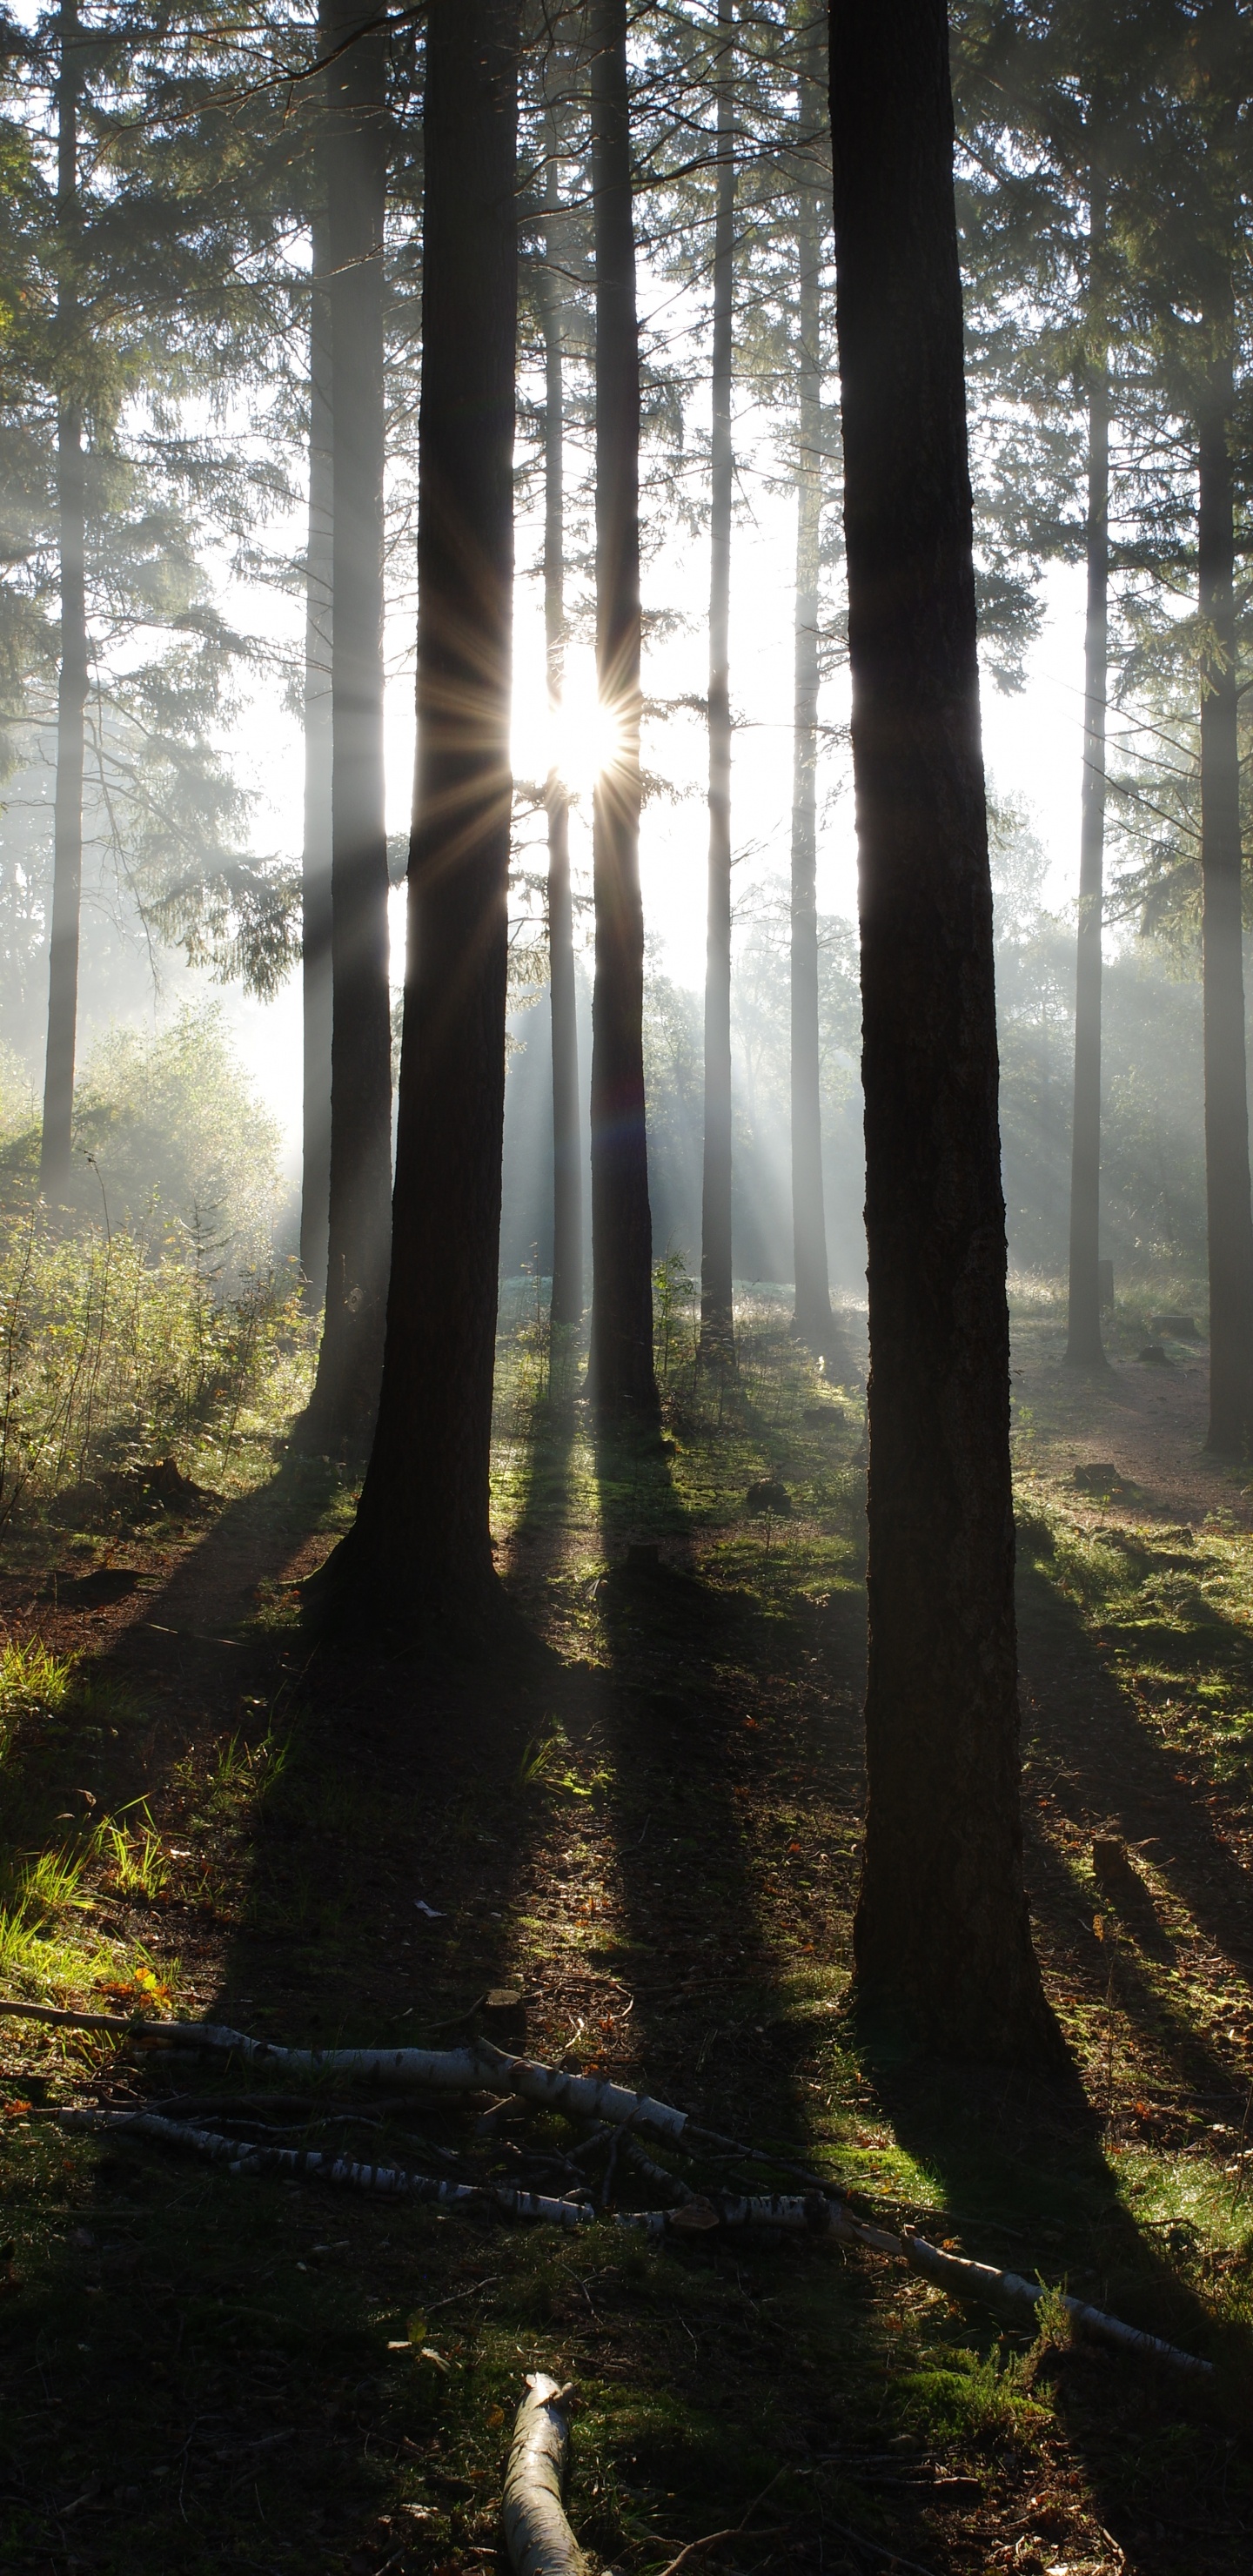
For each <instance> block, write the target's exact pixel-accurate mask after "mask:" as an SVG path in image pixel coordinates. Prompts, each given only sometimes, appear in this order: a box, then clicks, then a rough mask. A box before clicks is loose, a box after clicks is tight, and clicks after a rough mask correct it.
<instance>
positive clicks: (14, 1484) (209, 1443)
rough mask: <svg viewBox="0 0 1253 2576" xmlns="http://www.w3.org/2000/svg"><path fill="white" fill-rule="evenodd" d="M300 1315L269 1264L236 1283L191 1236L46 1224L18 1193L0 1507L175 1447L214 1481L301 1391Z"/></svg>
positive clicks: (305, 1342)
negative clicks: (214, 1269) (176, 1240)
mask: <svg viewBox="0 0 1253 2576" xmlns="http://www.w3.org/2000/svg"><path fill="white" fill-rule="evenodd" d="M311 1330H312V1328H311V1325H310V1323H309V1321H308V1319H307V1318H306V1317H305V1316H304V1315H303V1314H302V1313H301V1311H300V1305H299V1297H298V1292H297V1290H296V1287H295V1285H294V1284H292V1283H287V1282H283V1281H277V1280H275V1278H274V1277H273V1276H272V1275H266V1276H262V1277H258V1278H257V1279H255V1280H253V1281H252V1282H251V1283H248V1284H246V1285H243V1286H241V1287H240V1288H239V1289H238V1290H237V1292H236V1293H235V1294H233V1295H229V1296H224V1295H223V1294H222V1293H221V1285H220V1282H218V1281H216V1280H215V1279H213V1278H212V1277H211V1276H210V1275H208V1274H207V1273H206V1269H205V1267H204V1265H203V1263H202V1262H201V1260H200V1259H199V1257H198V1248H197V1247H196V1246H195V1245H194V1244H193V1245H191V1246H190V1247H182V1248H175V1249H172V1250H169V1251H164V1252H162V1254H161V1255H160V1256H159V1258H157V1259H156V1260H153V1259H151V1258H150V1257H149V1248H148V1245H147V1244H146V1242H145V1240H144V1238H143V1236H142V1234H140V1233H135V1232H131V1231H130V1230H129V1229H125V1228H124V1229H120V1230H113V1231H111V1232H106V1231H105V1229H104V1227H103V1225H101V1226H99V1227H84V1228H83V1229H81V1230H80V1231H79V1232H77V1233H75V1234H69V1235H58V1233H57V1232H56V1231H55V1230H54V1228H53V1226H52V1225H51V1223H50V1221H49V1219H48V1217H47V1215H46V1213H45V1212H44V1211H43V1210H42V1209H40V1208H38V1207H33V1208H30V1209H29V1210H28V1211H27V1213H26V1215H25V1218H24V1220H23V1219H20V1218H10V1219H9V1221H8V1222H7V1223H6V1224H5V1225H4V1228H3V1233H2V1234H0V1522H2V1521H4V1520H6V1519H8V1518H10V1517H11V1515H12V1513H13V1511H14V1510H15V1509H16V1508H17V1506H18V1505H19V1504H22V1503H26V1504H28V1505H29V1504H31V1503H37V1502H42V1503H47V1502H50V1501H52V1500H53V1499H54V1497H56V1496H57V1495H59V1494H64V1493H65V1492H66V1490H67V1488H71V1487H82V1486H84V1485H88V1484H90V1483H91V1482H92V1481H93V1480H98V1479H100V1478H102V1477H108V1476H110V1475H113V1476H117V1475H119V1474H123V1473H125V1472H126V1471H127V1470H128V1469H131V1468H135V1467H139V1466H141V1465H142V1464H143V1463H144V1462H146V1461H150V1460H152V1459H154V1458H161V1457H165V1456H167V1455H171V1454H174V1455H177V1456H179V1457H180V1458H181V1459H182V1460H184V1461H185V1462H187V1463H188V1464H189V1465H190V1467H191V1470H192V1472H193V1474H195V1473H196V1472H200V1473H201V1474H204V1473H206V1472H207V1473H208V1474H209V1475H210V1476H211V1477H212V1478H213V1479H214V1481H220V1479H221V1475H222V1473H223V1471H224V1470H225V1469H227V1468H228V1467H229V1465H230V1463H231V1460H232V1458H234V1461H235V1464H236V1467H238V1466H239V1464H240V1463H241V1460H240V1453H241V1451H243V1450H245V1449H246V1447H247V1445H248V1444H249V1443H250V1442H255V1441H256V1440H257V1439H258V1437H260V1438H262V1439H263V1440H264V1439H266V1437H267V1435H268V1434H269V1433H270V1432H271V1431H273V1430H277V1428H278V1427H279V1425H280V1424H281V1423H282V1422H283V1421H285V1420H286V1418H287V1417H288V1416H289V1415H290V1413H291V1412H293V1411H294V1410H295V1409H296V1408H297V1407H298V1405H299V1403H300V1401H301V1399H302V1396H303V1393H304V1391H305V1382H306V1379H307V1375H308V1368H309V1361H310V1357H311Z"/></svg>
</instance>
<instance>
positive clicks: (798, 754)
mask: <svg viewBox="0 0 1253 2576" xmlns="http://www.w3.org/2000/svg"><path fill="white" fill-rule="evenodd" d="M822 34H823V26H822V16H821V13H820V12H815V14H814V15H813V17H812V18H811V19H810V21H809V23H808V25H807V27H806V30H805V46H804V54H803V57H802V66H801V73H800V80H799V84H798V110H799V122H800V130H801V136H802V139H803V138H804V137H805V136H807V135H812V134H813V133H814V132H815V130H816V129H817V126H818V124H819V114H820V101H821V96H822V87H821V59H822ZM822 229H823V227H822V197H821V192H820V190H819V188H818V186H817V185H816V184H814V185H809V184H807V182H806V174H805V168H804V162H803V161H802V164H801V175H800V185H799V188H798V192H797V222H796V247H797V268H798V277H797V306H798V310H797V410H798V419H797V457H796V667H795V692H794V702H793V703H794V716H793V735H792V745H793V748H792V933H791V947H792V953H791V1014H792V1027H791V1040H792V1259H793V1267H794V1270H795V1273H796V1306H795V1313H794V1317H793V1322H794V1327H795V1330H796V1332H797V1333H798V1334H799V1335H800V1337H801V1339H802V1340H803V1341H805V1342H807V1343H808V1344H809V1346H810V1348H811V1349H812V1350H815V1351H820V1352H823V1353H828V1352H832V1351H833V1350H834V1348H835V1346H836V1341H837V1334H836V1326H835V1320H834V1317H833V1315H832V1313H831V1285H830V1279H829V1277H828V1272H827V1219H826V1205H825V1194H824V1190H823V1180H822V1108H821V1065H820V1050H819V1042H818V880H817V870H818V821H817V784H818V561H819V556H818V544H819V532H820V525H821V519H822V351H821V328H822V314H821V299H820V277H821V267H822Z"/></svg>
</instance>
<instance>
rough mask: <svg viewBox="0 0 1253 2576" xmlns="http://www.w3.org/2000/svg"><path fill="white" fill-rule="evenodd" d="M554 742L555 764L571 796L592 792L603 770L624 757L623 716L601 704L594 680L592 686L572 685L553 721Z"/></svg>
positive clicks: (612, 708) (613, 708) (614, 709)
mask: <svg viewBox="0 0 1253 2576" xmlns="http://www.w3.org/2000/svg"><path fill="white" fill-rule="evenodd" d="M552 742H553V764H554V767H555V768H556V769H557V770H558V771H559V773H560V775H561V777H562V779H563V780H564V782H565V784H566V786H567V788H568V789H569V791H570V793H571V795H572V796H577V795H587V794H590V792H591V790H592V789H593V788H594V787H595V784H596V781H597V779H598V778H599V777H600V776H601V774H602V772H603V771H604V770H606V769H609V768H611V767H612V765H613V763H614V761H615V760H617V759H618V758H619V757H620V754H621V751H622V743H623V729H622V721H621V717H620V715H619V713H618V711H617V709H616V708H615V707H609V706H602V705H601V703H600V701H599V699H598V698H597V696H596V693H595V685H594V683H593V685H592V686H591V687H590V688H580V687H578V686H577V685H575V686H571V687H569V688H568V689H567V692H566V696H565V699H564V702H563V704H562V705H561V707H560V708H559V709H558V711H557V714H556V716H555V717H554V718H553V720H552Z"/></svg>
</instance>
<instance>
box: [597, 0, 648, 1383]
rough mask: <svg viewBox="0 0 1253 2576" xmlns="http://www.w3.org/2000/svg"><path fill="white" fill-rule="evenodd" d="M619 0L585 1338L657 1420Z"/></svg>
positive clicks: (610, 41)
mask: <svg viewBox="0 0 1253 2576" xmlns="http://www.w3.org/2000/svg"><path fill="white" fill-rule="evenodd" d="M626 30H627V0H594V5H593V8H592V12H591V29H590V36H591V52H592V66H591V71H592V79H591V89H592V200H593V210H594V224H595V244H596V672H597V685H598V690H599V696H600V703H601V706H602V707H603V708H604V709H605V710H606V711H607V713H608V714H609V715H610V716H611V718H612V721H613V728H614V752H613V756H612V758H611V759H610V760H608V761H607V763H606V766H605V767H604V768H603V769H602V771H601V774H600V777H599V778H598V780H597V782H596V790H595V797H594V801H593V816H592V870H593V885H594V892H595V903H596V972H595V981H594V985H593V994H592V1342H591V1355H590V1362H589V1381H590V1386H591V1390H592V1394H593V1397H594V1400H595V1403H596V1407H597V1410H598V1412H599V1413H600V1414H601V1415H602V1416H603V1417H605V1418H606V1419H615V1418H616V1419H620V1420H625V1421H632V1420H633V1421H637V1422H643V1423H649V1422H652V1421H655V1419H656V1416H657V1409H658V1408H657V1381H656V1377H655V1374H654V1369H653V1289H652V1252H653V1238H652V1218H651V1214H650V1210H649V1204H648V1136H647V1126H646V1118H645V1104H644V1037H643V1013H644V914H643V907H642V905H641V902H640V877H639V819H640V535H639V438H640V367H639V334H638V328H637V322H636V309H635V228H634V220H633V214H632V204H631V135H630V111H629V104H628V92H627V62H626Z"/></svg>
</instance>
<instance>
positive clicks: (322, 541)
mask: <svg viewBox="0 0 1253 2576" xmlns="http://www.w3.org/2000/svg"><path fill="white" fill-rule="evenodd" d="M328 265H329V261H328V246H327V239H326V226H325V222H324V221H322V220H319V221H318V222H316V223H315V224H314V227H313V280H312V288H311V293H310V310H309V543H308V556H307V562H306V573H305V815H304V864H303V869H302V884H301V898H302V939H301V975H302V987H303V990H302V1001H303V1013H304V1020H303V1035H304V1119H303V1126H304V1170H303V1175H302V1182H301V1192H300V1267H301V1270H302V1272H303V1274H304V1279H305V1286H306V1293H307V1295H308V1297H309V1300H310V1303H311V1304H316V1305H319V1306H320V1305H321V1303H322V1300H323V1298H324V1296H325V1294H326V1259H327V1227H328V1224H329V1219H330V1198H331V744H332V733H331V615H332V610H331V550H332V516H331V513H332V508H333V494H332V488H331V475H332V457H331V330H330V298H329V296H328V294H327V289H326V272H327V267H328Z"/></svg>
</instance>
